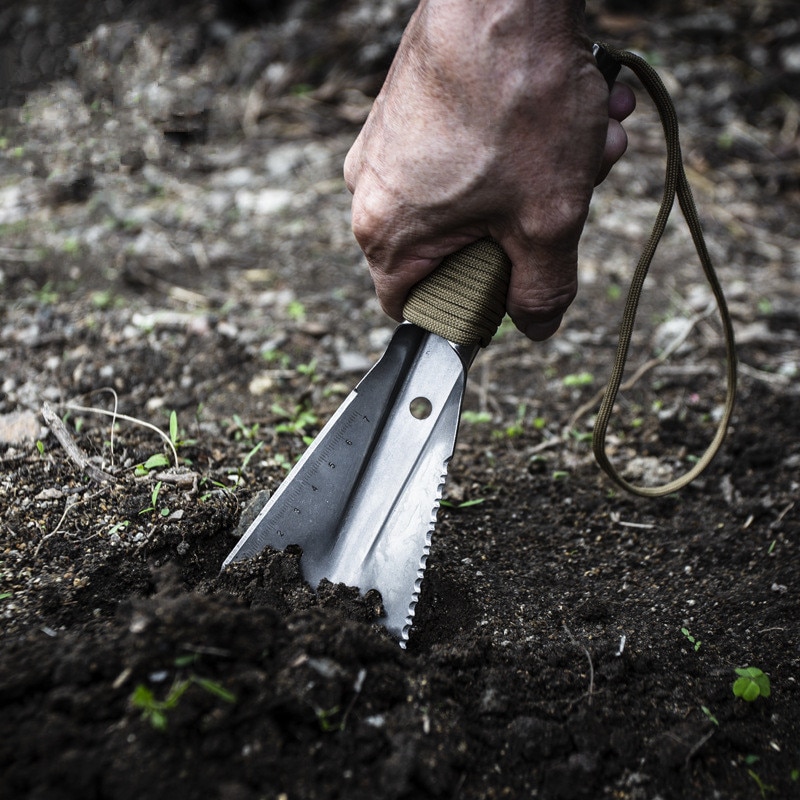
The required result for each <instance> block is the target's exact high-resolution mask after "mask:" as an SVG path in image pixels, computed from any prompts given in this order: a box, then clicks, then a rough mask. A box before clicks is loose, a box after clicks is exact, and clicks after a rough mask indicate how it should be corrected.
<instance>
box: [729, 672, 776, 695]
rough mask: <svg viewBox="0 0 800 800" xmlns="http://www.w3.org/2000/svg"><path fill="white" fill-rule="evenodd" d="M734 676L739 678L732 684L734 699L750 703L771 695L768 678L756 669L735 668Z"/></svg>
mask: <svg viewBox="0 0 800 800" xmlns="http://www.w3.org/2000/svg"><path fill="white" fill-rule="evenodd" d="M736 674H737V675H738V676H739V677H738V678H737V679H736V680H735V681H734V682H733V693H734V695H736V697H741V698H742V700H746V701H747V702H748V703H752V702H753V700H756V699H758V698H759V697H769V696H770V694H771V693H772V689H771V687H770V683H769V677H768V676H767V675H765V674H764V672H762V670H760V669H759V668H758V667H737V668H736Z"/></svg>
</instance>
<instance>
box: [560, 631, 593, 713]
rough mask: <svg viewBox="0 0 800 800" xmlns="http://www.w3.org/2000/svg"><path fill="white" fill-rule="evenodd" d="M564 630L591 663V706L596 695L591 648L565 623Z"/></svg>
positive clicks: (589, 692) (589, 701)
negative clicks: (593, 696)
mask: <svg viewBox="0 0 800 800" xmlns="http://www.w3.org/2000/svg"><path fill="white" fill-rule="evenodd" d="M564 630H565V631H566V632H567V636H569V640H570V641H571V642H572V644H574V645H575V646H576V647H580V648H581V650H583V652H584V653H585V654H586V660H587V661H588V662H589V691H588V696H589V700H588V703H589V705H591V704H592V695H593V694H594V664H593V663H592V654H591V653H590V652H589V648H588V647H586V646H585V645H582V644H581V643H580V642H579V641H578V640H577V639H576V638H575V637H574V636H573V635H572V631H571V630H570V629H569V628H568V627H567V625H566V623H564Z"/></svg>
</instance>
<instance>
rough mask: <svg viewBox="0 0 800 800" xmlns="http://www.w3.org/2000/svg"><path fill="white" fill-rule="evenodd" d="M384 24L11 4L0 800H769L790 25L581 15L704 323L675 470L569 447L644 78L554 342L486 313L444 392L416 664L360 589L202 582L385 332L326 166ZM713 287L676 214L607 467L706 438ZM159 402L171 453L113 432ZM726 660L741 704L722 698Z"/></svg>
mask: <svg viewBox="0 0 800 800" xmlns="http://www.w3.org/2000/svg"><path fill="white" fill-rule="evenodd" d="M412 5H413V4H412V3H408V2H397V3H388V2H387V3H385V4H381V6H380V13H377V12H376V11H375V9H374V8H373V6H372V4H370V3H366V2H362V3H358V2H345V1H344V0H343V1H342V2H339V3H336V4H332V5H330V6H329V5H327V4H326V7H325V9H324V10H320V9H318V8H317V4H313V3H302V2H295V3H291V2H286V3H281V4H279V3H266V2H265V3H257V2H247V3H246V2H238V3H233V2H232V1H231V2H228V3H212V2H208V3H183V4H180V3H176V4H169V3H158V4H157V3H149V2H140V3H131V4H123V3H121V2H113V1H112V0H109V1H108V2H100V1H99V0H97V2H91V3H86V2H79V3H78V2H75V3H71V2H67V1H66V0H65V1H64V2H62V3H59V4H42V5H41V6H36V5H31V4H30V3H29V2H28V0H25V2H11V3H6V4H4V10H3V11H2V12H0V64H1V65H2V66H1V67H0V69H2V71H3V75H4V76H5V77H6V78H8V77H9V76H11V80H10V81H9V80H6V81H5V87H6V88H5V90H4V91H5V92H6V94H5V95H4V98H5V105H6V107H5V108H4V109H2V110H0V165H1V171H0V286H2V301H1V302H2V305H1V306H0V307H1V308H2V317H1V318H0V322H1V326H0V363H1V364H2V378H1V380H2V390H1V392H0V440H2V443H0V464H2V473H0V511H1V512H2V525H0V552H2V562H0V598H1V599H0V616H2V620H3V627H2V632H1V633H0V705H1V706H2V714H0V787H2V789H0V794H2V796H3V798H9V800H11V798H28V799H29V800H34V799H38V800H45V799H46V800H61V799H65V800H66V798H78V797H80V798H83V799H84V800H87V799H88V798H104V799H109V800H110V799H111V798H114V799H115V800H116V799H122V798H141V797H150V798H154V799H156V800H157V799H158V798H174V797H180V798H200V797H203V798H207V797H213V798H221V799H224V800H248V799H249V798H253V799H255V798H270V799H273V798H274V799H275V800H277V799H278V798H287V799H290V800H295V799H298V800H299V799H302V798H320V799H322V798H325V799H327V798H348V799H350V798H353V799H356V800H357V799H358V798H440V797H445V798H461V800H466V799H467V798H501V797H503V798H517V797H540V798H564V799H568V798H631V800H634V799H635V800H656V799H657V798H658V799H659V800H672V799H673V798H675V799H677V798H682V799H686V798H689V799H691V798H698V799H699V798H725V799H726V800H728V799H730V798H758V797H764V798H792V797H800V686H798V680H799V679H800V629H799V628H798V592H799V591H800V567H799V566H798V565H800V558H798V547H800V502H798V496H799V495H800V390H798V370H799V369H800V249H799V248H798V229H799V226H800V223H799V222H798V220H799V219H800V216H799V215H798V213H797V212H798V199H800V138H798V129H799V128H800V105H798V101H800V97H799V96H798V95H799V94H800V92H799V90H798V86H800V81H798V72H800V55H799V54H800V51H799V50H798V48H800V29H798V26H797V21H796V8H795V4H794V3H793V2H791V0H783V1H782V2H780V1H779V0H773V1H772V2H733V3H731V2H727V3H724V4H713V3H712V4H707V3H705V4H697V5H696V4H695V3H693V2H682V3H663V4H658V3H649V4H641V3H636V4H626V3H621V2H616V3H611V2H609V3H606V4H599V5H597V4H590V5H592V6H593V8H592V10H591V14H592V17H591V20H592V25H593V28H594V30H595V31H596V32H597V34H598V36H599V37H600V38H606V39H608V40H611V41H614V42H615V43H618V44H620V45H623V46H626V47H629V48H635V49H637V50H638V51H640V52H645V53H647V54H648V57H649V58H650V60H651V61H652V62H653V63H655V64H656V65H657V66H658V69H659V71H660V72H661V74H662V76H663V77H664V79H665V82H666V83H667V85H668V87H669V89H670V90H671V91H672V93H673V95H674V97H675V102H676V105H677V107H678V112H679V115H680V117H681V120H682V123H683V134H682V135H683V145H684V154H685V160H686V163H687V168H688V172H689V178H690V181H691V182H692V185H693V188H694V191H695V194H696V199H697V201H698V205H699V207H700V213H701V216H702V218H703V223H704V226H705V230H706V233H707V236H708V242H709V247H710V250H711V253H712V256H713V258H714V260H715V262H716V263H717V265H718V268H719V273H720V277H721V280H722V282H723V284H724V286H725V287H726V292H727V295H728V299H729V301H730V305H731V310H732V313H733V316H734V324H735V327H736V330H737V335H738V341H739V357H740V362H741V381H740V393H739V400H738V406H737V411H736V413H735V416H734V419H733V421H732V424H731V426H730V431H729V435H728V438H727V440H726V443H725V445H724V448H723V450H722V451H721V452H720V454H719V455H718V457H717V458H716V459H715V460H714V461H713V463H712V464H711V466H710V467H709V469H708V470H707V472H706V473H705V474H704V475H703V476H702V477H701V478H700V479H698V480H697V481H695V482H694V483H693V484H692V485H691V486H690V487H689V488H687V489H685V490H684V491H683V492H681V493H680V494H677V495H672V496H669V497H666V498H663V499H658V500H643V499H638V498H634V497H629V496H627V495H625V494H622V493H620V492H619V491H618V490H616V489H615V488H614V487H613V486H612V485H611V484H610V483H609V482H608V480H607V479H606V478H605V477H603V476H602V475H601V474H600V472H599V470H598V468H597V466H596V465H595V463H594V461H593V458H592V455H591V447H590V444H589V443H588V442H587V438H588V434H589V433H590V432H591V427H592V422H593V416H592V415H593V413H595V411H596V407H597V397H596V394H597V391H598V389H601V388H602V386H603V383H604V381H605V378H606V376H607V374H608V372H609V369H610V365H611V362H612V359H613V354H614V347H615V342H616V325H617V320H618V319H619V316H620V313H621V308H622V304H623V300H624V290H625V288H626V281H627V279H628V276H629V275H630V273H631V269H632V265H633V264H634V263H635V260H636V258H637V256H638V253H639V251H640V250H641V247H642V245H643V243H644V241H645V239H646V235H647V231H648V228H649V225H650V224H651V223H652V220H653V218H654V214H655V210H656V209H657V206H658V202H659V200H660V190H661V178H662V171H663V158H662V153H663V144H662V142H661V133H660V127H659V125H658V122H657V119H656V117H655V116H654V112H653V110H652V107H651V106H650V105H649V103H648V102H647V101H646V98H645V97H644V95H643V94H642V92H641V90H638V94H639V109H638V110H637V112H636V113H635V115H634V117H633V118H632V119H631V121H630V123H629V125H628V130H629V135H630V141H631V143H630V150H629V153H628V155H627V156H626V157H625V158H624V159H623V161H622V162H621V163H620V164H619V165H618V166H617V167H616V168H615V170H614V171H613V173H612V175H611V176H610V177H609V178H608V180H607V181H606V182H605V183H604V184H603V185H602V186H601V187H600V188H599V189H598V191H597V193H596V196H595V199H594V201H593V209H592V214H591V217H590V220H589V222H588V224H587V229H586V233H585V236H584V241H583V247H582V254H581V274H582V289H581V294H580V297H579V298H578V300H576V302H575V304H574V306H573V308H572V309H571V310H570V312H569V315H568V318H567V320H566V321H565V324H564V326H563V328H562V330H561V331H560V332H559V334H558V335H557V336H555V337H554V338H553V339H552V340H551V341H549V342H547V343H543V344H541V345H534V344H532V343H530V342H528V341H527V340H525V339H524V338H523V337H522V336H521V335H519V334H517V333H516V332H514V331H513V330H510V329H508V328H507V326H505V325H504V326H503V328H502V329H501V332H500V334H499V335H498V337H496V340H495V341H494V342H493V343H492V345H491V346H490V347H489V348H487V349H486V350H485V351H483V352H482V353H481V354H480V355H479V357H478V359H477V360H476V363H475V365H474V366H473V368H472V370H471V373H470V378H469V383H468V390H467V396H466V400H465V413H464V415H463V418H462V424H461V429H460V432H459V440H458V445H457V449H456V453H455V456H454V458H453V461H452V463H451V466H450V471H449V476H448V482H447V487H446V489H445V500H446V501H447V505H446V507H443V508H442V509H440V512H439V522H438V525H437V528H436V532H435V535H434V539H433V546H432V550H431V555H430V558H429V562H428V568H427V571H426V575H425V580H424V583H423V588H422V595H421V598H420V602H419V605H418V607H417V614H416V618H415V625H414V628H413V630H412V633H411V637H410V640H409V643H408V647H407V649H405V650H403V649H401V648H400V647H399V646H398V644H397V643H396V642H395V641H394V640H392V639H391V637H390V636H389V635H388V634H387V633H386V632H385V630H384V629H383V628H382V627H381V625H380V619H379V616H378V615H379V613H380V604H379V600H378V598H376V596H375V593H374V592H368V591H367V590H369V589H370V588H371V587H360V588H361V589H362V590H363V591H364V592H366V594H365V595H362V594H361V593H360V592H359V590H358V589H357V588H354V587H346V586H342V585H336V586H335V585H332V584H330V583H327V582H323V584H322V585H321V586H320V587H319V589H318V591H316V592H313V591H311V589H310V588H309V587H308V586H307V584H305V582H304V581H303V578H302V571H301V566H302V555H301V554H300V553H299V552H297V551H296V550H294V549H291V548H290V549H289V550H287V551H285V552H275V551H269V552H265V553H264V554H262V555H261V556H259V557H258V558H256V559H254V560H252V561H247V562H241V563H240V564H237V565H234V566H233V567H231V568H229V569H228V570H226V571H225V572H223V573H222V574H220V571H219V570H220V565H221V563H222V561H223V559H224V558H225V556H226V555H227V553H228V552H229V551H230V549H231V548H232V546H233V545H234V544H235V542H236V541H237V537H238V536H239V535H240V533H241V531H242V525H243V522H242V519H243V518H244V521H245V522H246V519H247V513H246V512H248V513H249V511H252V508H256V509H257V508H259V507H260V505H262V504H263V502H264V498H265V492H268V491H272V490H274V489H275V488H276V487H277V486H278V485H279V484H280V482H281V480H282V478H283V477H284V476H285V474H286V470H287V467H288V466H289V465H290V464H291V463H292V462H293V461H294V460H295V459H296V458H297V457H298V456H299V455H300V454H301V453H302V452H303V450H304V449H305V446H306V442H307V441H308V438H309V437H311V436H313V435H314V434H315V433H317V432H318V431H319V429H320V427H321V425H322V424H323V423H324V421H325V420H326V419H327V418H328V417H329V416H330V415H331V414H332V413H333V412H334V410H335V409H336V408H337V406H338V405H339V403H340V402H341V401H342V400H343V398H344V397H345V396H346V394H347V392H348V391H349V390H350V388H352V386H353V385H354V384H355V383H356V382H357V380H358V379H359V377H360V376H361V375H362V374H363V373H364V372H365V371H366V370H367V369H368V367H369V366H370V364H372V363H373V362H374V361H375V360H376V359H377V358H378V357H379V355H380V354H381V352H382V351H383V349H384V347H385V345H386V342H387V339H388V336H389V334H390V333H391V330H392V327H393V325H392V323H391V322H390V321H389V320H387V319H386V318H385V317H384V316H383V315H382V313H381V312H380V309H379V307H378V305H377V303H376V301H375V299H374V297H373V293H372V288H371V284H370V281H369V278H368V274H367V271H366V269H365V267H364V264H363V261H362V260H361V257H360V254H359V252H358V249H357V247H356V245H355V243H354V242H353V241H352V238H351V235H350V232H349V217H348V210H349V205H348V196H347V192H346V190H345V187H344V184H343V181H342V178H341V163H342V159H343V157H344V153H345V152H346V150H347V147H348V146H349V143H350V142H351V141H352V139H353V138H354V136H355V134H356V132H357V130H358V125H359V124H360V122H361V121H362V120H363V118H364V114H365V113H366V111H367V109H368V108H369V102H370V98H371V97H372V96H374V92H375V91H376V90H377V87H378V86H379V85H380V79H381V76H382V74H383V70H385V68H386V64H387V63H388V61H389V59H390V57H391V52H392V50H393V48H394V46H395V45H396V42H397V37H398V36H399V33H400V31H401V30H402V27H403V24H404V22H405V20H406V19H407V17H408V14H409V13H410V10H411V7H412ZM627 79H628V80H630V81H631V83H632V85H634V87H636V82H635V80H633V79H631V78H630V76H628V78H627ZM709 299H710V294H709V292H708V289H707V288H706V287H705V284H704V281H703V278H702V275H701V273H700V268H699V266H698V265H697V264H696V260H695V259H694V258H693V251H692V246H691V241H690V239H689V237H688V234H687V233H686V231H685V230H684V228H683V226H682V225H681V223H680V217H678V216H677V214H676V216H675V217H674V219H673V221H672V222H671V224H670V226H669V228H668V231H667V235H666V237H665V241H664V243H663V245H662V248H661V250H660V253H659V256H658V259H657V263H656V264H655V265H654V267H653V274H652V275H651V277H650V279H649V281H648V284H647V289H646V292H645V298H644V299H643V303H642V307H641V310H640V313H639V318H638V323H637V334H636V337H635V341H634V346H633V352H632V354H631V360H630V364H631V366H630V368H629V374H630V375H633V373H634V370H635V369H636V367H638V366H639V365H640V364H642V363H645V362H649V361H651V359H656V358H657V356H658V354H659V353H661V352H663V351H664V349H665V348H667V347H669V346H670V345H671V344H674V343H675V342H676V340H677V338H678V336H680V335H682V333H684V332H685V331H686V330H689V329H690V333H689V336H688V338H687V339H686V341H685V342H684V343H683V344H682V345H681V346H680V347H679V348H677V350H676V352H675V353H674V354H673V355H672V356H671V357H670V358H669V359H667V360H665V361H658V360H655V361H652V363H650V367H651V368H650V369H649V370H648V371H646V372H645V373H644V374H643V375H641V377H639V378H637V379H636V380H635V381H633V385H632V386H631V387H630V388H629V389H628V390H626V391H625V393H624V396H623V397H621V398H620V401H619V404H618V416H617V418H616V420H615V422H614V423H613V431H612V435H611V437H610V449H611V451H612V455H613V457H614V460H615V463H617V464H618V465H619V466H620V468H623V469H626V470H627V471H628V474H630V475H632V476H635V477H636V479H637V480H642V481H650V480H658V479H659V478H661V479H662V480H663V479H664V478H665V477H669V476H670V475H672V474H677V473H679V472H681V471H684V470H685V469H687V468H688V467H689V466H691V464H692V463H693V459H695V458H696V457H697V456H699V455H700V454H701V453H702V451H703V448H704V447H705V445H706V444H707V443H708V441H709V440H710V438H711V436H712V434H713V430H714V426H715V422H716V420H717V419H718V415H719V413H720V410H721V405H722V401H723V398H724V386H723V374H724V373H723V349H722V343H721V338H720V327H719V324H718V323H717V322H716V321H715V316H714V314H713V313H706V309H707V307H708V305H709ZM712 310H713V309H712ZM45 404H47V407H48V408H50V409H52V410H53V412H54V415H55V416H56V418H57V419H59V418H60V419H63V421H64V425H63V426H59V425H58V424H57V422H52V421H50V422H48V424H45V419H44V417H43V416H42V411H43V408H44V407H45ZM103 411H104V412H106V413H107V414H113V413H116V414H117V417H116V418H115V419H114V418H112V417H109V416H104V415H102V414H101V413H100V412H103ZM172 412H175V419H176V424H175V425H174V426H173V429H172V432H171V434H172V435H171V438H172V440H173V442H174V443H175V447H176V450H177V459H178V464H177V466H176V465H175V464H173V455H172V451H171V448H170V447H169V446H167V445H166V444H165V442H164V440H163V438H162V437H161V436H159V435H158V433H157V432H156V431H155V430H154V429H153V427H145V425H144V423H147V424H149V425H150V426H155V427H156V428H158V429H160V430H161V431H164V432H166V433H167V438H170V435H169V434H170V429H171V423H170V417H171V415H172ZM122 415H125V416H124V417H123V416H122ZM61 427H63V430H64V431H66V434H64V432H63V431H62V433H61V439H59V438H57V437H56V435H55V432H56V430H57V429H59V428H61ZM64 442H66V443H67V446H68V447H70V443H72V444H73V445H74V446H72V447H70V450H69V452H68V450H67V449H65V448H64V446H63V443H64ZM154 457H155V459H156V464H155V465H154V466H152V468H145V467H142V466H138V465H143V464H145V463H147V462H148V461H149V460H152V459H153V458H154ZM137 466H138V468H137ZM248 506H250V509H249V510H248ZM743 667H757V668H759V669H761V670H763V672H764V673H766V675H767V676H768V677H769V680H770V685H771V693H770V695H769V696H768V697H763V696H762V697H758V698H757V699H755V700H754V701H751V702H746V701H745V700H743V699H741V698H738V697H736V696H735V695H734V692H733V690H732V686H733V683H734V680H735V679H736V678H737V674H736V672H735V670H736V669H737V668H743Z"/></svg>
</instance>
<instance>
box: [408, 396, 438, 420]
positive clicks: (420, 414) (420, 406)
mask: <svg viewBox="0 0 800 800" xmlns="http://www.w3.org/2000/svg"><path fill="white" fill-rule="evenodd" d="M408 410H409V411H410V412H411V416H412V417H414V419H428V417H429V416H430V415H431V412H432V411H433V406H432V405H431V401H430V400H428V398H427V397H415V398H414V399H413V400H412V401H411V402H410V403H409V404H408Z"/></svg>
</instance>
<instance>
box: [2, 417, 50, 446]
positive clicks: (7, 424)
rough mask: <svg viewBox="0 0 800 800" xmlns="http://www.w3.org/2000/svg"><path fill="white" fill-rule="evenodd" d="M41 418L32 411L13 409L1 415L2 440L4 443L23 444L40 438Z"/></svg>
mask: <svg viewBox="0 0 800 800" xmlns="http://www.w3.org/2000/svg"><path fill="white" fill-rule="evenodd" d="M41 427H42V426H41V423H40V422H39V418H38V417H37V416H36V414H34V413H33V412H32V411H12V412H11V413H10V414H2V415H0V442H1V443H3V444H22V443H23V442H33V441H35V440H36V439H38V438H39V433H40V431H41Z"/></svg>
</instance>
